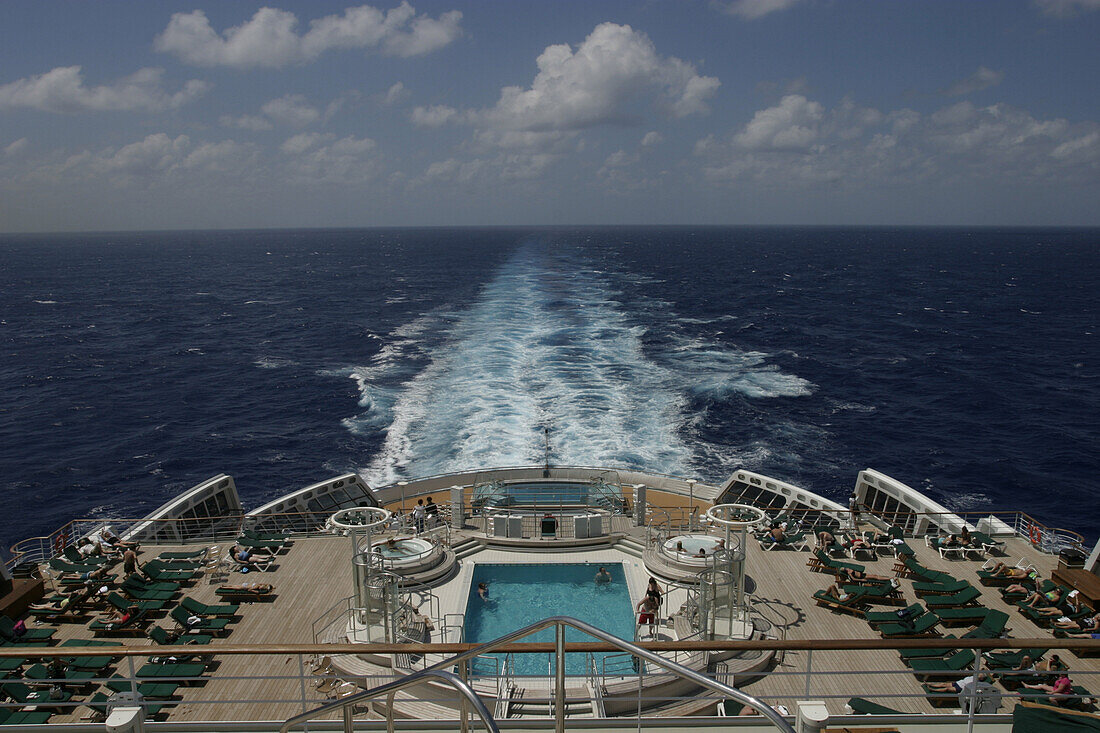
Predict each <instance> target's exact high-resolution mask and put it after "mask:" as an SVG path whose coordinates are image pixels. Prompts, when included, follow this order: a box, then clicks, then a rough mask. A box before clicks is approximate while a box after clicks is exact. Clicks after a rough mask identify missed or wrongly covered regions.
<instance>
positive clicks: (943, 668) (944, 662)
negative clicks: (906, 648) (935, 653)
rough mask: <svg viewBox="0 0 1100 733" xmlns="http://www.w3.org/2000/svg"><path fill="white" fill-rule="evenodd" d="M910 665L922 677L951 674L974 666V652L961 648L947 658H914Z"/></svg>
mask: <svg viewBox="0 0 1100 733" xmlns="http://www.w3.org/2000/svg"><path fill="white" fill-rule="evenodd" d="M909 666H910V667H911V668H912V670H913V671H914V672H917V673H918V674H917V676H918V677H922V678H928V677H942V676H945V675H946V676H951V675H952V674H954V673H956V672H961V671H964V670H967V669H970V668H971V667H973V666H974V652H973V651H971V650H970V649H960V650H959V651H957V652H955V653H954V654H952V655H951V656H950V657H947V658H946V659H913V660H911V661H910V662H909Z"/></svg>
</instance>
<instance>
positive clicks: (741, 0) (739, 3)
mask: <svg viewBox="0 0 1100 733" xmlns="http://www.w3.org/2000/svg"><path fill="white" fill-rule="evenodd" d="M799 1H800V0H733V1H732V2H729V3H726V4H722V5H720V7H721V8H722V9H723V10H724V11H725V12H727V13H729V14H730V15H736V16H739V17H741V18H744V19H745V20H756V19H757V18H763V17H764V16H765V15H768V14H769V13H774V12H776V11H779V10H786V9H787V8H791V7H794V6H795V5H797V4H798V3H799Z"/></svg>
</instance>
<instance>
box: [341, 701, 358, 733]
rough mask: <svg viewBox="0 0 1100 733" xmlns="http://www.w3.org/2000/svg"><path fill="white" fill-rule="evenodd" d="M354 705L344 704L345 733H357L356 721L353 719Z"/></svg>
mask: <svg viewBox="0 0 1100 733" xmlns="http://www.w3.org/2000/svg"><path fill="white" fill-rule="evenodd" d="M351 710H352V706H351V705H345V706H344V710H343V713H344V733H355V721H354V720H352V713H351Z"/></svg>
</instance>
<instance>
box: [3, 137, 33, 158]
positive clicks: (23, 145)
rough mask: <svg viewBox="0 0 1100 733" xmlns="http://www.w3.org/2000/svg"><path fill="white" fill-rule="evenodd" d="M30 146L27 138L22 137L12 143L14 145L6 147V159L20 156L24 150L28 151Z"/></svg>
mask: <svg viewBox="0 0 1100 733" xmlns="http://www.w3.org/2000/svg"><path fill="white" fill-rule="evenodd" d="M29 145H30V140H28V139H27V138H25V137H21V138H19V139H18V140H16V141H15V142H12V143H10V144H8V145H7V146H5V148H4V155H5V156H6V157H9V158H11V157H15V156H16V155H19V154H20V153H22V152H23V151H24V150H26V149H27V146H29Z"/></svg>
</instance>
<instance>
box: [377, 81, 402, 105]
mask: <svg viewBox="0 0 1100 733" xmlns="http://www.w3.org/2000/svg"><path fill="white" fill-rule="evenodd" d="M408 96H409V91H408V90H407V89H405V85H404V84H402V83H401V82H397V83H396V84H394V85H393V86H391V87H390V88H389V89H388V90H386V95H385V96H384V97H383V98H382V104H385V105H391V104H397V103H398V102H400V101H402V100H403V99H405V98H406V97H408Z"/></svg>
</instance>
